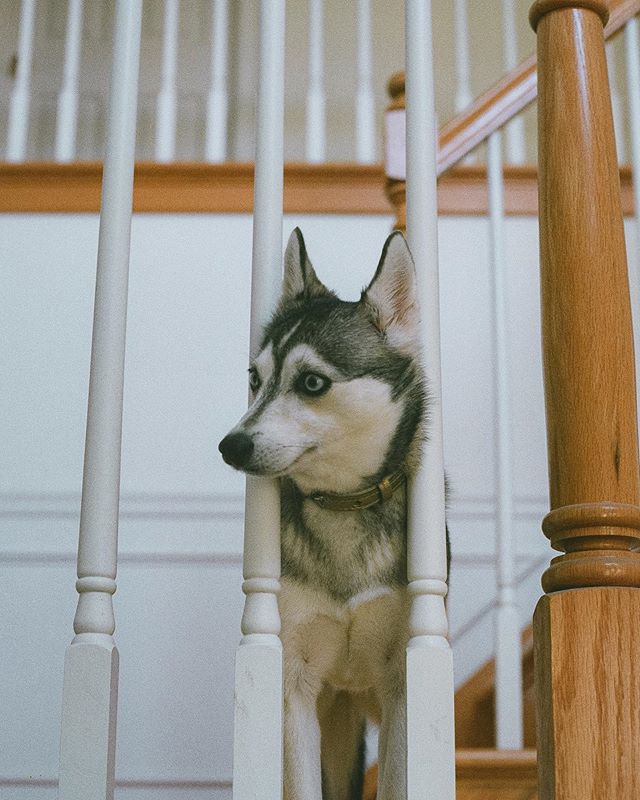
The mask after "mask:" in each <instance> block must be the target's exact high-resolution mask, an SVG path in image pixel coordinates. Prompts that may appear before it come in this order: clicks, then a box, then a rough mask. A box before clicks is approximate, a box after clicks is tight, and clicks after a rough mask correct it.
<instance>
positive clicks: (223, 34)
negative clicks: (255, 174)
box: [205, 0, 229, 163]
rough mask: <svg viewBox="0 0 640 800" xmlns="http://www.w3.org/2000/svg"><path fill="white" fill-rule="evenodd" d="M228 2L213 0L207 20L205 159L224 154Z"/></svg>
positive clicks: (216, 158) (217, 159)
mask: <svg viewBox="0 0 640 800" xmlns="http://www.w3.org/2000/svg"><path fill="white" fill-rule="evenodd" d="M228 51H229V2H228V0H214V3H213V17H212V20H211V84H210V88H209V96H208V97H207V131H206V141H205V160H206V161H209V162H212V163H220V162H222V161H224V160H225V159H226V157H227V115H228V108H229V100H228V88H227V81H228V67H227V64H228Z"/></svg>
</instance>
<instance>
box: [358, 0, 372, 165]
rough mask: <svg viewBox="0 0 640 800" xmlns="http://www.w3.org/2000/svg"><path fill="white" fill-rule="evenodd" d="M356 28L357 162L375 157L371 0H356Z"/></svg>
mask: <svg viewBox="0 0 640 800" xmlns="http://www.w3.org/2000/svg"><path fill="white" fill-rule="evenodd" d="M357 28H358V55H357V61H358V64H357V68H358V77H357V81H358V87H357V89H356V161H357V162H358V163H359V164H373V162H374V161H375V159H376V140H375V131H376V108H375V99H374V95H373V67H372V62H373V47H372V41H371V0H358V16H357Z"/></svg>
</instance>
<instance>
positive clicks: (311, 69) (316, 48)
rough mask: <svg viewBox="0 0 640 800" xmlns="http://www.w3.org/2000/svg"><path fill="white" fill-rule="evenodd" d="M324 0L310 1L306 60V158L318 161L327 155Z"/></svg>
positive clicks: (312, 161)
mask: <svg viewBox="0 0 640 800" xmlns="http://www.w3.org/2000/svg"><path fill="white" fill-rule="evenodd" d="M323 7H324V0H309V27H308V30H309V37H308V40H309V41H308V43H309V61H308V75H307V119H306V129H305V158H306V159H307V161H309V162H310V163H312V164H318V163H320V162H322V161H324V160H325V158H326V138H327V137H326V110H325V107H326V96H325V90H324V8H323Z"/></svg>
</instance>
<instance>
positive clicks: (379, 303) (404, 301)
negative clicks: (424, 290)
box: [359, 231, 419, 349]
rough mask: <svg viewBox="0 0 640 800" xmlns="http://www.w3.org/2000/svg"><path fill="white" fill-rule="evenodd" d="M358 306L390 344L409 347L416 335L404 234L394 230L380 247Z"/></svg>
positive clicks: (414, 302) (413, 277) (410, 260)
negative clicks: (371, 276)
mask: <svg viewBox="0 0 640 800" xmlns="http://www.w3.org/2000/svg"><path fill="white" fill-rule="evenodd" d="M359 305H360V307H361V308H362V309H363V311H364V313H365V314H366V315H367V317H368V318H369V320H370V321H371V322H372V323H373V324H374V325H375V327H376V328H378V330H379V331H380V332H381V333H384V334H385V336H386V338H387V340H388V341H389V343H390V344H392V345H393V346H394V347H398V348H399V349H404V348H406V347H411V348H413V346H414V344H415V341H416V338H417V336H418V319H419V312H418V302H417V295H416V270H415V267H414V265H413V258H412V257H411V253H410V252H409V247H408V245H407V242H406V240H405V238H404V236H403V235H402V234H401V233H400V232H399V231H395V232H394V233H392V234H391V235H390V236H389V238H388V239H387V241H386V242H385V243H384V247H383V248H382V255H381V256H380V262H379V264H378V268H377V269H376V274H375V275H374V276H373V280H372V281H371V283H370V284H369V286H368V287H367V288H366V289H365V290H364V291H363V292H362V297H361V299H360V304H359Z"/></svg>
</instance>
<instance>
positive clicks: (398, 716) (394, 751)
mask: <svg viewBox="0 0 640 800" xmlns="http://www.w3.org/2000/svg"><path fill="white" fill-rule="evenodd" d="M379 698H380V708H381V712H382V714H381V720H380V738H379V742H378V764H379V773H378V800H406V797H407V692H406V682H405V666H404V648H403V647H401V648H398V650H397V652H396V655H395V658H394V659H392V661H391V662H390V664H389V669H388V671H387V674H386V680H385V682H384V685H383V686H382V687H381V691H380V694H379Z"/></svg>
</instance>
